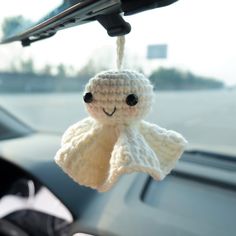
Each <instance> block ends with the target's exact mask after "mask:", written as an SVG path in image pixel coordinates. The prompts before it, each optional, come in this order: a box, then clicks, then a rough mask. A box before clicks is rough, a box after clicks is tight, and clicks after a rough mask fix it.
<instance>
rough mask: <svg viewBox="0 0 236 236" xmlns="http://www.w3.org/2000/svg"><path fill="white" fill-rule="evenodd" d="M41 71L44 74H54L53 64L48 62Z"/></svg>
mask: <svg viewBox="0 0 236 236" xmlns="http://www.w3.org/2000/svg"><path fill="white" fill-rule="evenodd" d="M41 73H42V74H44V75H52V66H51V65H49V64H46V65H45V66H44V68H43V69H42V71H41Z"/></svg>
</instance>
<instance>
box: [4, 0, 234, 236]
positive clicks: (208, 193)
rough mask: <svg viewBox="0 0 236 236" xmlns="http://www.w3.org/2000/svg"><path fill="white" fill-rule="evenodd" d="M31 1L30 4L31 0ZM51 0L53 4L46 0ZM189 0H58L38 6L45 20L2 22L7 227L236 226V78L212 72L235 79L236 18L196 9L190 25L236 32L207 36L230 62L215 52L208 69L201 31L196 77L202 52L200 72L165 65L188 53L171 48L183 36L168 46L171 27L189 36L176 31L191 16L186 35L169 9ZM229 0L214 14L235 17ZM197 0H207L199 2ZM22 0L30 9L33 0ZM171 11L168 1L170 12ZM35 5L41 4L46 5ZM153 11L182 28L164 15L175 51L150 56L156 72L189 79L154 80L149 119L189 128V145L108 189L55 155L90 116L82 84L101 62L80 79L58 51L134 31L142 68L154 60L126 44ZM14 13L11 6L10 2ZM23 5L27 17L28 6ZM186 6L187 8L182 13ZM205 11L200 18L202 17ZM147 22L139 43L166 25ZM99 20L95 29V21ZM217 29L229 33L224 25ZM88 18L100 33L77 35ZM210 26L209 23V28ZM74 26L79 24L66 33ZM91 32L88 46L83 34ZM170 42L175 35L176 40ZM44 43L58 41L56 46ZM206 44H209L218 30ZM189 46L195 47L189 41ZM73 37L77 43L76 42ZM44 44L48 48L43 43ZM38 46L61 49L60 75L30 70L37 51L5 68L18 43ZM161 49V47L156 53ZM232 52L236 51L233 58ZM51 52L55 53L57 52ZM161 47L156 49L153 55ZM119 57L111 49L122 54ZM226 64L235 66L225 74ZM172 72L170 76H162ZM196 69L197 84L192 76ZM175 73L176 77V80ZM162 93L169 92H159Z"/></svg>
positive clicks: (220, 231) (7, 232) (23, 233)
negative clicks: (164, 166) (157, 176)
mask: <svg viewBox="0 0 236 236" xmlns="http://www.w3.org/2000/svg"><path fill="white" fill-rule="evenodd" d="M34 1H35V0H34ZM34 1H31V3H29V4H33V3H32V2H34ZM3 2H4V1H3ZM3 2H2V3H0V4H1V5H3V7H2V9H3V8H4V3H3ZM11 2H12V3H13V2H16V1H11ZM25 2H27V0H26V1H25ZM28 2H30V1H28ZM192 2H194V1H192ZM201 2H204V1H201ZM208 2H211V1H208ZM13 4H14V3H13ZM38 4H40V3H38ZM44 4H46V5H47V4H48V5H50V4H49V3H44ZM178 4H179V5H178ZM185 4H187V5H188V4H189V3H187V1H186V0H179V1H177V0H140V1H137V0H130V1H129V0H97V1H95V0H64V1H62V0H61V1H58V0H57V1H56V0H55V4H54V5H52V4H51V5H50V7H51V8H50V7H48V8H46V9H47V11H46V12H45V11H43V13H42V14H41V15H40V14H38V15H39V16H40V17H39V18H38V19H36V17H35V18H34V21H24V20H22V19H23V18H19V17H18V18H17V21H15V22H13V21H12V22H13V23H12V22H11V25H12V26H14V24H15V26H16V27H15V28H14V27H12V28H11V29H9V30H5V31H3V30H2V32H6V34H4V35H3V33H2V38H1V42H0V57H1V58H0V176H1V178H0V235H3V236H49V235H50V236H51V235H55V236H56V235H58V236H66V235H77V236H78V235H120V236H144V235H148V236H155V235H163V236H172V235H181V236H190V235H205V236H208V235H214V236H221V235H235V234H236V224H235V219H236V148H235V147H236V135H235V129H236V125H235V119H236V116H235V115H236V113H235V111H236V110H235V109H236V99H235V97H236V96H235V94H236V93H235V92H236V89H235V88H236V86H235V84H236V82H235V80H234V83H233V80H232V82H230V83H228V82H227V81H226V82H224V83H225V84H223V82H219V81H215V80H211V78H210V77H211V75H212V77H213V78H215V77H217V78H218V77H219V76H221V77H224V75H226V77H227V76H228V77H229V78H231V77H232V78H233V72H234V71H231V69H232V68H234V67H233V66H232V67H230V66H231V64H230V63H231V61H232V65H233V61H235V55H236V53H235V45H234V44H233V42H234V39H236V38H235V33H234V32H232V31H234V30H233V28H230V27H229V28H230V29H228V30H229V31H226V29H225V27H226V28H227V25H214V19H215V18H213V19H211V11H214V10H212V9H214V3H212V2H211V3H209V4H210V5H211V6H212V9H206V10H205V11H204V10H203V11H204V12H202V13H201V12H196V15H198V16H199V19H196V18H194V22H195V25H191V27H193V28H194V27H196V30H198V28H197V27H199V30H200V28H201V26H202V27H204V22H205V21H207V20H209V21H210V24H211V25H213V26H212V27H213V28H214V30H215V31H214V32H218V34H226V32H231V33H232V35H231V36H230V35H226V36H225V35H223V36H222V37H221V36H219V39H218V40H220V41H222V45H218V42H219V41H217V42H216V43H215V44H214V45H218V47H219V48H220V47H222V48H220V49H219V51H217V48H215V46H214V47H213V46H212V48H211V46H209V48H210V49H209V53H210V54H211V56H212V58H217V59H216V60H220V59H222V71H221V70H220V68H221V65H220V62H219V63H218V61H217V62H216V63H215V64H214V61H212V62H211V61H209V64H212V65H211V66H212V68H213V69H212V71H214V70H216V71H217V72H215V74H214V73H213V72H211V71H210V68H211V66H209V68H208V65H206V63H205V61H208V60H209V59H208V58H207V56H205V54H204V52H203V49H201V45H205V44H207V39H206V38H207V37H208V34H205V35H199V38H196V35H197V34H196V35H195V36H194V37H195V38H196V41H197V42H199V44H200V46H199V48H198V49H196V51H195V53H196V55H202V58H203V62H202V64H201V65H202V68H203V69H202V71H203V70H206V71H207V70H209V71H210V72H209V75H206V78H205V77H204V78H200V79H199V81H200V82H201V83H202V84H201V83H200V82H199V81H198V79H197V77H194V73H195V72H196V73H198V69H199V71H201V70H200V67H201V66H200V62H199V64H198V60H199V61H200V60H201V58H197V59H196V58H194V59H193V60H192V62H193V64H195V66H196V68H195V67H193V68H195V69H193V72H194V73H193V74H192V72H186V73H184V72H178V71H177V70H174V69H169V70H168V69H165V67H167V68H168V65H169V64H166V60H167V61H168V60H169V62H168V63H170V65H171V66H172V64H173V65H174V66H178V65H180V62H177V64H174V63H172V62H173V61H174V59H171V50H173V51H174V50H175V49H174V46H173V47H171V43H169V44H170V45H168V46H166V44H165V42H164V41H165V40H167V39H168V38H169V37H170V38H171V37H172V36H173V35H176V37H177V39H176V40H177V41H178V39H180V38H178V34H182V36H183V37H184V38H188V37H189V39H191V32H190V31H188V27H189V26H187V25H184V28H183V31H179V33H178V28H181V26H180V25H179V24H177V23H175V21H176V22H177V18H175V17H174V15H171V12H174V11H178V8H181V6H183V7H184V5H185ZM193 4H194V3H193ZM195 4H197V3H195ZM221 4H222V5H221ZM221 4H220V3H217V6H218V7H219V11H217V12H216V13H215V15H217V16H216V17H218V18H219V21H220V20H222V19H221V17H222V18H223V17H224V16H225V17H226V19H225V20H228V21H229V22H231V24H232V25H233V20H232V19H233V10H232V6H233V4H234V3H233V1H232V3H231V5H229V6H225V7H224V6H223V5H227V3H222V1H221ZM190 5H191V4H190ZM199 5H201V4H200V3H199ZM193 6H194V5H193ZM22 7H23V6H22ZM24 7H25V8H27V6H24ZM35 7H36V6H35ZM221 7H222V9H221ZM0 8H1V7H0ZM11 8H14V6H13V5H9V7H8V10H9V9H11ZM29 9H30V8H29ZM165 9H166V10H165ZM168 9H170V10H169V11H171V12H170V14H169V15H168V12H167V11H168ZM199 9H205V6H204V4H203V5H201V6H199ZM217 9H218V8H217ZM227 9H229V10H230V9H231V10H232V12H229V13H227V11H226V10H227ZM221 10H222V12H223V13H222V14H224V15H222V16H221V15H219V14H218V13H219V12H220V11H221ZM28 11H34V12H37V9H34V10H28ZM162 11H163V12H162ZM193 11H194V9H193ZM180 12H181V11H180ZM151 14H152V15H153V18H151V19H155V18H154V16H156V15H158V14H160V15H161V16H162V15H164V16H165V17H166V18H164V19H167V18H168V19H169V20H170V22H171V24H172V25H173V28H171V29H169V28H168V24H167V23H166V22H159V24H160V25H161V27H162V29H165V30H166V31H165V37H163V41H162V42H161V43H160V44H165V45H164V47H163V46H162V47H161V49H162V50H166V47H167V48H168V50H169V51H168V56H170V59H168V56H166V55H164V56H163V54H162V52H161V56H160V55H159V56H157V57H156V58H158V57H159V58H160V57H167V59H164V60H163V59H160V60H161V61H158V60H159V59H157V60H156V61H155V59H154V60H149V61H148V62H146V64H145V65H146V66H147V70H148V71H152V70H153V68H155V69H156V68H157V67H160V69H159V70H158V71H157V72H158V73H159V74H158V76H160V77H162V76H163V80H165V79H166V81H167V80H168V78H169V77H168V76H169V75H167V71H168V73H172V74H171V75H174V76H176V77H177V76H180V77H181V76H183V77H184V78H183V79H182V80H181V79H180V80H181V81H182V82H181V83H183V85H179V84H180V82H179V84H178V81H177V82H175V81H172V80H168V83H169V84H167V82H163V80H161V79H162V78H160V81H158V82H157V84H155V81H154V80H155V78H154V75H155V73H153V74H152V75H151V76H150V80H151V82H152V83H153V84H154V89H155V86H157V89H156V90H155V92H156V93H157V99H156V100H155V103H156V101H158V102H157V103H156V104H157V105H155V107H154V108H153V111H152V112H151V114H150V115H148V116H147V120H149V121H152V122H153V123H158V124H160V125H162V126H166V127H167V128H168V129H175V130H177V131H178V132H181V133H182V134H183V135H184V136H186V138H187V139H188V141H189V144H188V146H187V148H186V150H185V151H184V153H183V155H182V157H181V159H180V160H179V161H178V163H177V165H176V167H175V168H174V169H173V170H172V171H171V173H170V174H169V175H168V176H167V177H166V178H165V179H164V180H163V181H156V180H154V179H153V178H151V177H150V176H149V175H147V174H144V173H132V174H126V175H124V176H122V177H121V178H120V179H119V181H118V182H117V184H116V185H115V186H114V187H113V188H112V189H111V190H109V191H108V192H105V193H102V192H98V191H96V190H93V189H91V188H88V187H85V186H82V185H78V184H77V183H76V182H74V181H73V180H72V179H71V178H70V177H69V176H68V175H66V174H65V173H64V172H63V171H62V170H61V169H60V168H59V166H57V165H56V163H55V161H54V156H55V153H56V152H57V150H58V148H59V146H60V142H61V135H62V133H63V132H64V131H65V129H66V127H68V126H69V125H71V124H73V122H75V121H78V120H80V119H82V118H84V117H86V113H85V111H84V107H83V104H82V102H83V101H82V96H83V92H82V91H83V88H84V85H85V84H86V83H87V81H88V79H89V78H90V77H92V76H93V73H94V71H95V70H94V71H92V74H90V71H89V72H87V71H88V69H89V68H90V67H91V68H92V67H93V65H95V64H96V63H95V64H93V63H90V64H88V65H87V67H86V65H85V66H84V67H83V70H81V71H80V74H79V75H80V77H81V80H76V79H75V78H74V77H76V76H77V77H79V76H78V74H76V75H75V76H74V75H70V76H71V78H66V76H67V77H70V76H68V75H67V74H66V73H67V72H66V69H65V68H64V67H63V66H62V64H63V60H62V59H61V58H63V57H65V58H66V57H67V56H66V54H65V56H64V55H63V54H62V53H60V48H63V47H64V48H67V51H69V52H68V55H70V54H71V55H72V54H75V51H76V43H75V42H77V41H78V42H77V43H78V44H79V43H80V42H79V40H78V39H79V38H80V37H81V38H83V39H84V40H85V41H83V42H84V43H85V44H83V45H81V46H80V47H81V54H83V51H82V48H86V49H85V50H87V51H88V50H89V48H90V47H92V46H91V44H89V43H91V42H93V46H94V45H96V43H97V44H99V43H100V41H101V40H100V39H101V37H100V36H99V35H103V36H102V37H103V38H104V39H107V40H112V41H111V42H112V43H111V44H112V45H113V46H112V47H113V49H114V48H115V42H114V39H116V37H118V36H124V35H125V36H127V37H126V40H127V41H129V42H127V51H126V54H127V65H128V67H132V65H135V66H133V67H132V69H136V70H141V71H142V72H144V73H145V70H142V68H139V67H138V66H136V64H134V62H139V58H138V57H137V58H136V57H132V56H130V57H128V55H129V54H130V55H131V54H132V53H133V52H135V51H136V50H137V51H138V50H141V48H142V47H141V46H140V48H139V49H138V48H137V47H136V48H133V49H132V48H131V47H130V48H129V45H131V44H132V43H134V44H135V42H134V40H135V38H134V40H133V41H132V38H129V35H132V33H133V31H134V35H135V37H136V28H139V25H140V22H142V21H143V22H144V20H143V19H145V18H147V17H148V15H151ZM201 14H202V16H201ZM204 14H205V15H206V16H208V17H209V19H207V17H206V18H204V20H201V17H203V15H204ZM212 14H213V13H212ZM0 15H1V10H0ZM5 15H6V16H7V15H9V16H12V14H11V12H10V10H9V13H8V12H6V13H5ZM5 15H4V16H5ZM18 15H19V14H18ZM21 15H22V16H24V15H23V13H21ZM190 15H191V14H190V13H189V15H186V16H185V17H186V18H185V19H183V21H182V22H187V21H188V17H189V21H190V17H191V16H190ZM205 15H204V17H205ZM227 15H228V16H229V17H228V18H227ZM178 16H179V18H181V15H178ZM231 16H232V17H231ZM132 17H133V18H132ZM135 17H140V19H139V20H138V19H137V21H136V18H135ZM212 17H213V16H212ZM4 19H6V17H3V19H1V21H0V26H1V25H4V24H3V23H2V22H3V21H4ZM9 19H10V18H9ZM157 21H158V20H157ZM198 21H200V22H201V24H202V25H200V26H199V25H197V23H198ZM5 22H7V21H5ZM135 22H137V24H135ZM147 22H148V23H147ZM147 22H145V23H144V24H146V25H144V26H143V27H144V28H145V29H146V32H149V34H150V35H146V34H144V35H142V36H140V39H137V42H136V43H137V45H138V44H141V43H140V42H148V44H149V41H148V40H149V39H148V38H149V37H151V35H158V32H159V29H158V27H159V26H160V25H157V26H156V22H155V21H147ZM165 23H166V24H167V26H166V25H165ZM183 24H184V23H183ZM186 24H187V23H186ZM205 24H206V25H207V24H208V23H207V22H206V23H205ZM215 24H216V23H215ZM5 25H6V24H5ZM8 25H10V23H9V24H8ZM90 25H92V26H93V27H94V28H89V27H90ZM140 27H141V26H140ZM206 27H208V26H206ZM220 27H222V29H224V30H225V31H224V30H222V31H221V32H219V31H220V30H221V28H220ZM80 28H81V31H82V30H83V29H84V30H87V29H88V31H90V33H91V35H86V33H84V35H80V34H79V32H80ZM97 28H98V29H99V30H100V31H99V33H97V36H96V33H95V32H93V29H97ZM208 28H209V27H208ZM208 28H207V29H208ZM213 28H212V31H213ZM2 29H4V27H3V28H2ZM207 29H206V31H204V32H205V33H206V32H207ZM73 30H74V31H73ZM75 30H77V31H75ZM174 30H176V31H175V32H173V34H171V33H170V31H174ZM69 31H71V32H72V33H71V34H69ZM88 31H85V32H88ZM82 32H83V31H82ZM142 32H143V31H142ZM208 33H209V37H210V35H211V34H213V33H211V29H209V30H208ZM73 34H74V36H75V38H76V37H78V38H76V41H71V45H69V44H70V40H69V38H70V37H72V36H73ZM76 34H78V36H76ZM66 35H69V36H66ZM59 37H62V38H63V37H64V38H66V37H68V38H67V39H66V40H67V41H65V43H63V45H61V44H60V45H59V46H57V48H56V49H55V51H53V50H54V49H52V47H53V45H56V42H57V41H58V40H59ZM130 37H131V36H130ZM160 37H161V36H160ZM214 37H215V36H214ZM223 39H224V40H225V41H223ZM81 40H82V39H81ZM86 40H87V42H88V44H86ZM139 40H140V41H139ZM142 40H143V41H142ZM172 40H173V41H175V39H172ZM216 40H217V39H216ZM154 41H155V40H153V42H154ZM167 41H168V40H167ZM47 42H50V43H51V44H50V45H49V46H47V44H46V43H47ZM61 42H64V41H60V43H61ZM163 42H164V43H163ZM209 42H210V44H211V42H212V40H209ZM158 43H159V42H158ZM143 44H144V43H143ZM167 44H168V43H167ZM180 44H181V43H180ZM180 44H179V45H180ZM210 44H209V45H210ZM227 44H229V45H234V48H231V50H230V49H229V48H228V47H227ZM15 45H17V46H15ZM45 45H46V46H45ZM177 45H178V44H177ZM183 45H184V46H186V44H185V43H183ZM70 46H71V48H69V47H70ZM102 46H103V48H102V49H101V50H100V51H99V50H97V51H95V53H94V54H89V56H91V55H92V56H91V57H94V58H95V57H96V54H106V52H107V53H108V51H109V50H110V49H109V48H106V47H105V46H104V45H102ZM102 46H101V47H102ZM146 46H147V45H146V44H145V45H144V46H143V48H145V50H146ZM43 47H44V49H42V48H43ZM94 47H95V46H94ZM186 47H187V46H186ZM191 47H193V48H197V47H198V45H196V44H191V45H190V46H189V47H188V48H191ZM16 48H17V50H18V48H19V53H18V54H17V53H16ZM163 48H164V49H163ZM30 50H38V51H42V50H44V57H41V59H42V61H45V62H49V61H50V60H52V61H53V60H54V58H55V61H58V62H60V61H61V64H60V65H59V66H58V67H57V69H58V71H57V73H58V74H53V73H54V72H53V69H52V75H50V76H49V75H48V74H46V72H45V71H46V69H45V71H44V72H42V73H41V74H40V73H39V74H37V73H38V72H37V73H36V74H34V73H35V72H32V70H30V69H29V70H27V68H29V66H30V61H29V60H28V59H27V60H28V61H26V62H25V64H24V63H23V62H22V64H20V63H21V62H20V61H19V60H18V61H17V59H15V60H16V61H15V62H16V64H14V65H16V67H14V66H12V65H13V64H12V65H11V66H9V67H7V66H6V68H8V69H6V70H8V71H4V69H2V68H4V66H5V64H4V63H5V62H4V61H7V60H9V61H10V62H11V61H12V58H13V57H10V56H9V55H10V53H14V51H15V53H16V56H15V57H14V58H20V57H21V56H22V55H23V54H21V52H23V51H24V53H29V55H30V53H31V51H30ZM61 50H63V49H61ZM91 50H92V49H91ZM150 50H151V49H150ZM176 50H177V49H176ZM181 50H182V49H181ZM201 50H202V51H201ZM78 51H79V50H78ZM114 51H115V50H114ZM187 51H188V50H187ZM225 51H226V52H225ZM54 52H56V53H54ZM152 52H153V53H154V54H155V52H154V51H152ZM181 52H182V51H180V53H179V54H178V53H177V54H178V57H181V56H182V55H181ZM79 53H80V52H79ZM79 53H78V54H79ZM186 53H187V52H186ZM198 53H199V54H198ZM220 53H222V56H221V54H220ZM224 53H225V54H224ZM226 53H229V56H228V57H227V58H226ZM50 54H55V55H54V56H55V57H52V56H51V55H50ZM164 54H165V53H164ZM183 54H184V51H183ZM206 54H207V53H206ZM27 55H28V54H27ZM32 55H33V53H32ZM112 55H113V54H112ZM186 55H188V54H186ZM227 55H228V54H227ZM224 56H225V58H226V59H224ZM22 57H23V56H22ZM35 57H37V56H35ZM60 57H61V58H60ZM147 57H148V55H147ZM151 57H152V56H151ZM153 57H154V58H155V55H154V56H153ZM183 57H184V56H183ZM194 57H195V56H194ZM204 57H206V60H205V59H204ZM26 58H27V57H26ZM28 58H29V57H28ZM50 58H53V59H50ZM73 58H76V57H73ZM112 58H113V59H114V56H112ZM113 59H109V58H108V59H103V58H102V57H101V58H99V57H98V60H97V62H100V63H102V62H103V60H104V61H105V65H108V67H110V64H109V63H108V61H109V60H113ZM37 60H38V64H40V63H39V59H37V58H36V62H37ZM71 60H74V59H71ZM171 60H172V61H171ZM185 60H186V63H187V61H188V60H189V61H190V59H188V58H185ZM74 61H75V60H74ZM128 61H132V62H133V64H132V63H130V64H129V62H128ZM183 61H184V60H183ZM80 62H81V60H79V59H78V61H77V62H76V63H78V64H79V65H80ZM156 62H157V63H156ZM17 63H18V64H17ZM27 63H28V64H27ZM171 63H172V64H171ZM178 63H179V64H178ZM81 64H82V63H81ZM183 64H184V62H183ZM21 65H24V68H26V69H25V71H23V72H19V71H20V69H19V70H18V68H19V67H20V66H21ZM36 65H37V63H36ZM27 66H28V67H27ZM31 66H32V65H31ZM80 66H81V65H80ZM13 67H14V68H15V70H13V69H14V68H13ZM95 67H96V65H95ZM95 67H94V68H95ZM172 67H173V66H172ZM223 67H224V69H225V68H226V69H225V70H227V73H225V74H224V70H223ZM9 68H10V69H9ZM22 68H23V67H22ZM45 68H46V67H45ZM163 68H164V69H163ZM185 68H188V67H187V66H186V67H185ZM31 69H32V68H31ZM49 69H50V68H49V67H48V70H49ZM101 69H102V70H103V69H107V68H105V67H104V66H103V64H102V66H101V67H99V68H98V71H99V70H101ZM108 69H109V68H108ZM190 69H191V68H190ZM190 69H189V71H190ZM50 70H51V69H50ZM71 71H72V70H71ZM229 71H230V72H229ZM218 72H219V73H218ZM71 73H72V72H71ZM86 73H87V74H88V76H87V74H86ZM178 73H179V74H178ZM199 73H200V72H199ZM217 73H218V74H217ZM149 75H150V73H149ZM60 76H61V77H60ZM73 76H74V77H73ZM165 76H166V78H164V77H165ZM187 76H189V78H187ZM230 76H231V77H230ZM57 77H59V78H57ZM64 77H65V78H64ZM72 77H73V78H72ZM190 77H191V78H190ZM181 78H182V77H181ZM20 79H21V80H20ZM188 79H189V81H190V82H188V83H187V82H186V83H185V82H183V81H187V80H188ZM180 80H179V81H180ZM202 80H203V81H202ZM19 81H20V82H19ZM21 81H22V82H21ZM78 81H79V82H78ZM169 81H170V82H169ZM204 81H206V82H204ZM198 82H199V84H198ZM174 83H177V85H176V87H175V88H174V89H173V88H172V86H173V84H174ZM211 83H212V84H211ZM158 86H160V87H158ZM161 86H163V91H162V90H159V88H162V87H161ZM165 86H167V87H168V86H169V87H168V88H170V90H168V89H167V90H165V88H167V87H165ZM181 86H182V87H181ZM191 86H192V87H191ZM194 86H195V87H194ZM201 86H202V87H201ZM204 86H205V87H204ZM210 86H212V87H210ZM158 93H160V96H159V97H158ZM158 99H159V100H158ZM234 99H235V100H234ZM77 110H78V111H77Z"/></svg>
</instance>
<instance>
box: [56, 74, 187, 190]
mask: <svg viewBox="0 0 236 236" xmlns="http://www.w3.org/2000/svg"><path fill="white" fill-rule="evenodd" d="M84 101H85V104H86V108H87V110H88V113H89V114H90V116H91V117H88V118H86V119H84V120H82V121H79V122H78V123H76V124H74V125H72V126H71V127H69V128H68V129H67V130H66V132H65V133H64V135H63V137H62V141H61V148H60V149H59V150H58V152H57V154H56V156H55V161H56V163H57V164H58V165H59V166H60V167H61V168H62V169H63V170H64V171H65V172H66V173H67V174H68V175H69V176H70V177H71V178H72V179H73V180H74V181H76V182H78V183H79V184H81V185H85V186H88V187H91V188H94V189H97V190H98V191H100V192H105V191H108V190H109V189H110V188H111V187H112V186H113V185H114V184H115V182H116V181H117V180H118V179H119V177H120V176H121V175H122V174H126V173H132V172H144V173H147V174H149V175H150V176H152V177H153V178H154V179H156V180H162V179H163V178H164V177H165V176H166V175H167V174H169V173H170V171H171V170H172V169H173V168H174V166H175V164H176V161H177V160H178V159H179V158H180V156H181V155H182V153H183V151H184V148H185V145H186V144H187V141H186V140H185V139H184V137H183V136H182V135H181V134H179V133H177V132H175V131H172V130H166V129H163V128H161V127H159V126H157V125H155V124H151V123H148V122H146V121H144V120H143V118H144V116H145V115H146V114H147V113H148V112H149V111H150V109H151V105H152V102H153V87H152V85H151V84H150V82H149V80H148V79H147V78H146V77H145V76H144V75H142V74H140V73H138V72H134V71H130V70H121V71H105V72H101V73H99V74H97V75H96V76H95V77H93V78H92V79H90V81H89V83H88V84H87V86H86V88H85V95H84Z"/></svg>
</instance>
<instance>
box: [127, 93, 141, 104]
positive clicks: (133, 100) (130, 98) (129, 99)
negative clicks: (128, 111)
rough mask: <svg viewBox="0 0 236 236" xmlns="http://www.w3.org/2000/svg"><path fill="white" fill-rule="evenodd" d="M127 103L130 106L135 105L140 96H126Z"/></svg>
mask: <svg viewBox="0 0 236 236" xmlns="http://www.w3.org/2000/svg"><path fill="white" fill-rule="evenodd" d="M126 103H127V104H128V105H129V106H135V105H136V104H137V103H138V97H137V95H135V94H129V95H128V96H127V98H126Z"/></svg>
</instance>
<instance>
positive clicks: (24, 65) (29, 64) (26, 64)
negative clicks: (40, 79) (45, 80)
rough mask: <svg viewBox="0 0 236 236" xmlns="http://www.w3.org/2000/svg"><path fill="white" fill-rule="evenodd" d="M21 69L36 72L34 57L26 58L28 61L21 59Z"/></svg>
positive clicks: (31, 72)
mask: <svg viewBox="0 0 236 236" xmlns="http://www.w3.org/2000/svg"><path fill="white" fill-rule="evenodd" d="M19 68H20V71H21V72H23V73H27V74H34V73H35V68H34V62H33V60H32V58H30V59H28V60H26V61H20V65H19Z"/></svg>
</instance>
